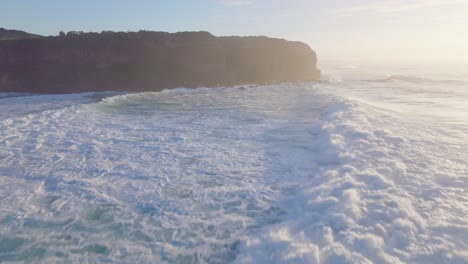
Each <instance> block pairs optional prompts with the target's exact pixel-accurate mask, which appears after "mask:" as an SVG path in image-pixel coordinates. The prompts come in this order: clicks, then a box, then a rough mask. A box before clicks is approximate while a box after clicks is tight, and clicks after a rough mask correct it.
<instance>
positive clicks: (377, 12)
mask: <svg viewBox="0 0 468 264" xmlns="http://www.w3.org/2000/svg"><path fill="white" fill-rule="evenodd" d="M0 14H1V15H0V27H4V28H9V29H19V30H24V31H27V32H31V33H37V34H42V35H57V34H58V33H59V32H60V31H65V32H67V31H97V32H100V31H102V30H113V31H127V30H132V31H135V30H136V31H137V30H140V29H145V30H154V31H168V32H178V31H209V32H211V33H213V34H214V35H217V36H225V35H242V36H252V35H265V36H270V37H279V38H286V39H289V40H298V41H303V42H306V43H308V44H309V45H310V46H311V47H312V48H313V49H314V50H316V51H317V53H318V57H319V60H320V59H322V60H371V61H379V60H397V61H405V60H409V61H450V60H455V61H458V60H459V61H468V48H467V47H468V15H467V14H468V0H380V1H379V0H326V1H325V0H164V1H163V0H134V1H128V0H80V1H71V0H70V1H67V0H2V2H1V5H0Z"/></svg>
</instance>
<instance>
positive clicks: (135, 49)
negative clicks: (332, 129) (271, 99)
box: [0, 31, 320, 93]
mask: <svg viewBox="0 0 468 264" xmlns="http://www.w3.org/2000/svg"><path fill="white" fill-rule="evenodd" d="M316 64H317V57H316V54H315V52H314V51H313V50H312V49H311V48H310V47H309V46H308V45H306V44H304V43H301V42H290V41H286V40H282V39H273V38H267V37H215V36H213V35H212V34H210V33H208V32H180V33H166V32H149V31H140V32H126V33H124V32H102V33H81V32H69V33H68V34H61V36H57V37H37V38H24V39H14V40H3V41H0V92H28V93H78V92H90V91H160V90H163V89H166V88H174V87H201V86H203V87H215V86H229V85H237V84H247V83H252V84H253V83H256V84H263V83H276V82H295V81H310V80H318V79H319V78H320V71H319V70H318V69H317V68H316Z"/></svg>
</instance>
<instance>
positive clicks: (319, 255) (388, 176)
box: [237, 101, 468, 263]
mask: <svg viewBox="0 0 468 264" xmlns="http://www.w3.org/2000/svg"><path fill="white" fill-rule="evenodd" d="M321 122H322V124H321V126H320V127H319V129H317V131H315V133H317V134H318V135H319V136H318V138H317V139H316V140H315V142H314V143H313V144H312V148H313V149H314V150H315V155H316V159H315V160H316V161H317V162H318V163H319V164H321V165H322V169H321V170H318V171H313V172H310V177H309V178H308V179H306V180H305V181H304V183H303V184H301V185H302V186H303V187H302V188H300V189H298V190H297V193H296V195H295V196H293V197H291V198H290V199H285V200H283V201H282V202H281V204H282V208H283V209H284V210H285V211H286V213H287V215H288V217H287V218H286V219H285V220H284V221H281V222H280V223H278V224H275V225H272V226H269V227H267V228H265V229H264V230H263V232H259V234H258V235H255V236H252V237H250V238H249V239H248V240H247V241H246V242H245V243H243V245H242V254H241V255H240V256H239V257H238V258H237V262H238V263H267V262H268V263H466V260H467V259H468V250H467V249H466V244H467V242H468V240H467V238H468V221H466V220H465V218H466V213H467V212H468V206H467V203H466V201H467V198H468V197H467V195H466V188H467V187H468V185H467V184H468V181H467V179H468V178H467V177H466V175H467V174H466V173H467V172H468V162H467V160H468V156H467V152H466V147H465V146H466V139H465V138H459V137H457V136H451V135H449V134H447V133H445V132H447V131H438V130H437V129H435V128H434V126H433V125H432V124H419V123H418V124H411V123H407V122H405V121H404V120H402V119H400V118H398V117H396V116H391V115H388V114H383V113H382V112H381V111H380V110H378V109H375V108H373V107H371V106H370V105H365V104H363V103H358V102H356V101H344V102H341V103H338V104H336V105H334V106H333V107H330V108H328V109H327V110H326V111H325V112H324V113H323V115H322V117H321Z"/></svg>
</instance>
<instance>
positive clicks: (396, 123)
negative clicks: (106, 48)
mask: <svg viewBox="0 0 468 264" xmlns="http://www.w3.org/2000/svg"><path fill="white" fill-rule="evenodd" d="M321 68H322V70H323V77H322V80H321V81H319V82H311V83H291V84H274V85H260V86H258V85H246V86H237V87H224V88H199V89H187V88H178V89H172V90H165V91H162V92H158V93H153V92H145V93H115V92H106V93H85V94H71V95H35V94H16V93H8V94H0V201H1V205H0V262H11V263H15V262H34V263H102V262H114V263H468V136H467V135H468V103H467V102H468V74H467V73H466V72H464V69H466V68H464V67H459V68H456V67H453V68H447V67H438V68H437V67H435V68H430V67H416V66H411V67H409V66H406V67H402V66H393V67H391V66H389V65H385V66H379V67H377V66H365V65H359V64H342V63H341V64H340V63H331V64H330V65H322V66H321Z"/></svg>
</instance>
